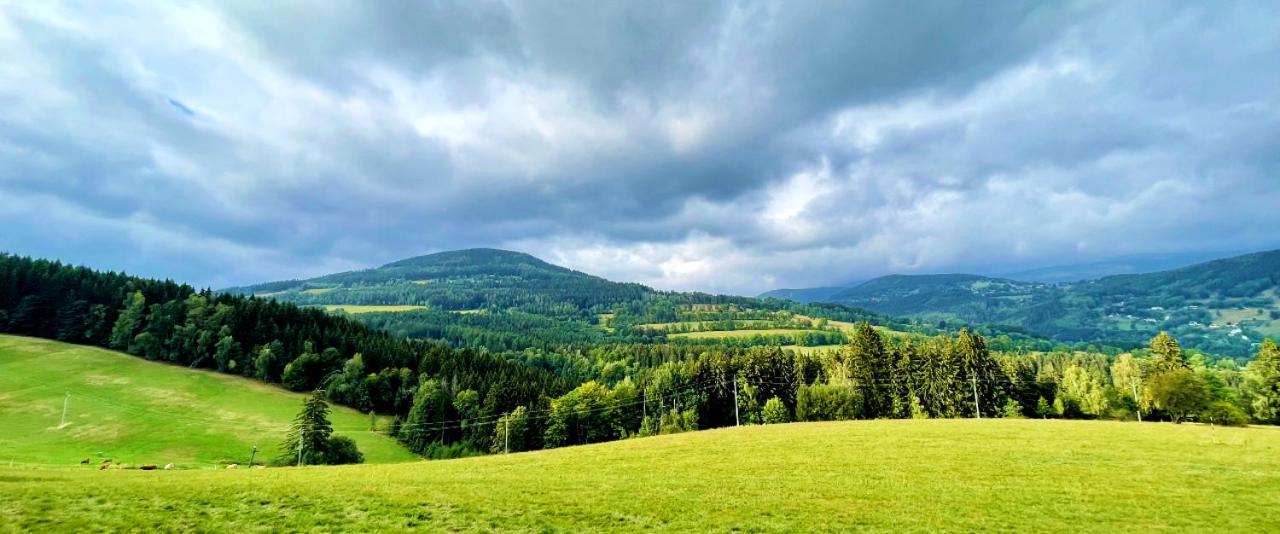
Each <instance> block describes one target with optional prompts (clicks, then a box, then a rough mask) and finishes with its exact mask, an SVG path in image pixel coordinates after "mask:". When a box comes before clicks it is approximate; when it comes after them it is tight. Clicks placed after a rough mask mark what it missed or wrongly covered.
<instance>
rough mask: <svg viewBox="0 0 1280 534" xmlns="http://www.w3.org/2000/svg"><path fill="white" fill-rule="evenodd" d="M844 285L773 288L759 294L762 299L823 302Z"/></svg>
mask: <svg viewBox="0 0 1280 534" xmlns="http://www.w3.org/2000/svg"><path fill="white" fill-rule="evenodd" d="M845 289H847V288H846V287H808V288H801V289H774V290H772V291H765V292H764V293H761V294H760V298H762V299H769V298H773V299H785V300H794V301H796V302H801V303H806V304H807V303H810V302H823V301H826V300H827V299H829V298H830V297H831V295H834V294H836V293H839V292H841V291H844V290H845Z"/></svg>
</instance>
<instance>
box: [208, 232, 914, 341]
mask: <svg viewBox="0 0 1280 534" xmlns="http://www.w3.org/2000/svg"><path fill="white" fill-rule="evenodd" d="M223 292H225V293H230V294H240V295H255V296H258V297H262V298H270V299H274V300H277V301H283V302H290V303H293V304H297V305H300V306H306V307H324V308H327V309H329V310H330V311H333V312H336V313H344V312H345V313H348V314H350V315H351V317H352V318H354V319H357V320H360V321H362V322H364V323H366V324H368V325H371V326H374V327H376V328H378V329H382V330H386V331H389V332H392V333H394V334H397V335H402V336H408V337H413V338H423V339H436V340H444V341H446V342H448V343H450V344H451V345H453V346H455V347H471V348H482V349H486V350H489V351H491V352H503V351H520V350H525V349H539V350H562V349H563V348H564V347H566V346H583V345H588V344H599V343H642V342H643V343H648V342H665V341H666V340H667V334H668V333H674V332H676V331H675V330H671V332H669V331H668V329H666V328H652V327H651V326H652V325H655V324H666V323H693V322H696V323H714V326H711V327H707V328H706V329H715V330H745V329H748V327H749V326H751V325H756V326H759V323H761V322H767V323H769V326H770V327H771V328H772V329H774V330H779V331H781V330H786V331H788V332H791V333H789V334H787V335H774V334H770V333H768V332H766V333H763V334H761V336H762V337H763V338H766V339H759V340H757V341H764V340H769V341H774V342H778V343H780V344H827V342H830V343H839V342H842V341H843V340H844V337H843V333H841V332H840V329H838V328H836V327H834V326H823V325H818V324H816V323H815V322H812V321H810V322H807V323H806V322H805V319H803V318H805V317H812V318H813V319H815V320H817V319H826V320H834V321H843V322H853V321H869V322H872V323H874V324H877V325H880V326H884V327H890V328H893V329H897V330H904V331H905V330H911V331H919V332H921V333H933V332H934V331H935V329H934V328H933V327H932V326H931V325H918V324H915V323H913V322H911V321H902V320H898V319H894V318H891V317H888V316H882V315H879V314H875V313H871V312H868V311H865V310H861V309H853V308H848V307H845V306H842V305H833V304H816V305H806V304H795V303H792V302H789V301H784V300H777V299H755V298H749V297H734V296H726V295H709V294H704V293H685V292H668V291H656V290H654V289H651V288H649V287H646V286H643V285H640V284H631V283H619V282H612V281H609V280H605V279H603V278H600V277H596V276H592V275H589V274H586V273H582V272H578V271H574V270H572V269H567V268H565V267H560V266H556V265H552V264H550V263H547V262H545V261H542V260H540V259H538V258H535V257H533V256H531V255H529V254H524V253H520V252H511V251H505V250H496V249H469V250H459V251H452V252H440V253H436V254H430V255H426V256H420V257H416V258H410V259H407V260H401V261H397V262H393V263H389V264H386V265H383V266H381V267H377V268H373V269H366V270H361V271H352V272H346V273H338V274H332V275H327V276H321V277H318V278H312V279H309V280H288V281H282V282H269V283H264V284H257V285H253V286H246V287H237V288H230V289H226V290H223ZM779 314H782V315H779ZM797 317H800V319H797ZM698 329H703V328H701V327H699V328H698ZM797 329H800V330H807V331H808V330H812V332H809V333H805V334H804V335H796V333H795V331H796V330H797ZM679 330H680V331H681V332H688V327H687V326H686V327H682V328H680V329H679ZM702 342H709V343H719V344H726V345H742V344H743V343H744V342H742V341H741V340H737V339H729V338H721V339H711V340H705V339H704V340H702ZM757 344H760V343H757Z"/></svg>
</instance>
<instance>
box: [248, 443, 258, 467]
mask: <svg viewBox="0 0 1280 534" xmlns="http://www.w3.org/2000/svg"><path fill="white" fill-rule="evenodd" d="M257 457H258V446H257V445H254V446H253V452H251V453H249V467H253V459H254V458H257Z"/></svg>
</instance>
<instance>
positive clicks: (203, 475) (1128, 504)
mask: <svg viewBox="0 0 1280 534" xmlns="http://www.w3.org/2000/svg"><path fill="white" fill-rule="evenodd" d="M1278 450H1280V432H1277V431H1275V429H1270V428H1243V429H1238V428H1209V427H1208V426H1200V425H1169V424H1142V425H1139V424H1125V423H1110V422H1094V421H1053V420H1050V421H1042V420H1038V419H1031V420H1028V419H1016V420H1008V419H1005V420H1001V419H982V420H972V419H966V420H937V419H935V420H897V421H889V420H876V421H850V422H832V423H801V424H787V425H767V426H749V427H738V428H725V429H720V430H710V431H705V432H692V433H686V434H675V435H667V436H657V437H653V438H644V439H631V440H624V441H617V442H612V443H604V444H598V445H587V446H581V447H568V448H563V449H555V450H547V451H538V452H530V453H520V454H510V455H496V456H488V457H480V458H465V459H460V460H446V461H436V462H425V463H416V464H411V465H397V466H347V467H309V468H303V469H296V468H286V469H267V470H256V471H245V470H239V471H227V470H221V471H187V472H141V471H131V472H130V471H123V472H117V473H109V474H104V473H99V472H97V471H89V470H86V471H22V470H5V469H3V468H0V494H3V495H5V496H6V499H5V502H4V503H3V504H0V508H2V509H3V510H4V513H5V514H6V520H7V521H8V522H9V524H10V525H12V526H14V527H17V528H19V529H48V530H60V531H82V530H88V529H106V530H134V529H142V530H192V529H195V530H210V531H245V530H255V529H258V528H260V527H261V525H272V527H273V528H274V529H279V530H287V531H311V530H324V531H331V530H344V531H384V530H405V529H415V528H417V529H425V530H433V531H459V530H497V531H570V532H583V531H589V532H596V531H628V532H630V531H635V530H640V529H652V530H662V531H681V532H689V531H732V530H753V531H755V530H763V531H789V532H796V531H824V530H836V531H844V530H860V529H873V530H893V531H930V532H937V531H975V530H989V529H995V530H1004V531H1034V532H1069V531H1078V530H1080V528H1081V526H1082V525H1089V526H1092V528H1097V529H1101V530H1112V531H1113V530H1132V531H1149V530H1173V531H1189V530H1190V531H1204V530H1222V531H1228V532H1266V531H1275V530H1277V529H1280V516H1277V515H1276V514H1275V513H1273V512H1274V510H1275V509H1276V508H1277V506H1280V454H1277V451H1278ZM1099 466H1106V468H1105V469H1103V468H1100V467H1099ZM104 475H109V476H104Z"/></svg>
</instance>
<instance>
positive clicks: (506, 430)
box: [502, 414, 511, 454]
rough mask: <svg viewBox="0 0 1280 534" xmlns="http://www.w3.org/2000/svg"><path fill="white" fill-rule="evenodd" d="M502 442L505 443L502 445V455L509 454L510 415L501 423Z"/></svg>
mask: <svg viewBox="0 0 1280 534" xmlns="http://www.w3.org/2000/svg"><path fill="white" fill-rule="evenodd" d="M502 440H503V441H505V442H506V444H505V445H503V452H504V454H511V414H507V416H506V417H505V418H504V421H503V422H502Z"/></svg>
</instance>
